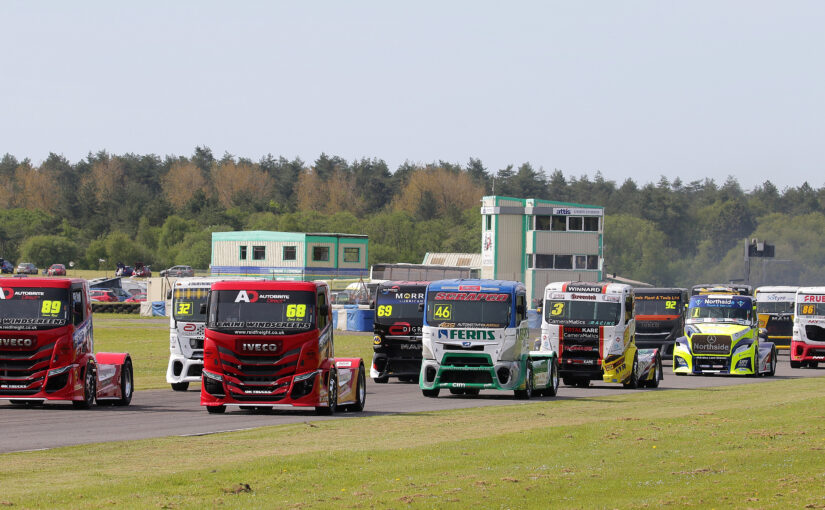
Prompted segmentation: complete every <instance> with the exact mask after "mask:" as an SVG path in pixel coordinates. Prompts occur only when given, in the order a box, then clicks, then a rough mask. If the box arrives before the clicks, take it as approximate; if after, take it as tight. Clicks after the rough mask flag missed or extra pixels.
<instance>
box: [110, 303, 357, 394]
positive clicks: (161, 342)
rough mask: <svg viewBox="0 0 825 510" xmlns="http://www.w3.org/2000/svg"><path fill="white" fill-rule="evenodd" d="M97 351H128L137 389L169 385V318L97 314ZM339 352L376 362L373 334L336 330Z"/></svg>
mask: <svg viewBox="0 0 825 510" xmlns="http://www.w3.org/2000/svg"><path fill="white" fill-rule="evenodd" d="M94 321H95V322H94V328H95V333H94V337H95V350H96V351H98V352H128V353H129V354H130V355H131V356H132V362H133V365H134V370H135V389H137V390H148V389H158V388H168V387H169V384H168V383H167V382H166V366H167V364H168V363H169V319H168V318H158V317H154V318H148V317H140V316H138V315H120V314H113V313H100V314H95V318H94ZM335 355H336V356H339V357H345V358H347V357H360V358H363V359H364V364H365V365H367V366H368V365H369V364H370V362H371V361H372V335H367V334H351V333H350V334H345V333H344V332H336V333H335Z"/></svg>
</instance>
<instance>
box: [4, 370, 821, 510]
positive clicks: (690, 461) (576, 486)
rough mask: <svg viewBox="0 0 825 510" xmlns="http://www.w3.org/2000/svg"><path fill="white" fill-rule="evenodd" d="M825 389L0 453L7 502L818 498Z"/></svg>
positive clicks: (619, 399)
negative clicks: (1, 454) (0, 454)
mask: <svg viewBox="0 0 825 510" xmlns="http://www.w3.org/2000/svg"><path fill="white" fill-rule="evenodd" d="M823 393H825V379H823V378H812V379H797V380H785V381H776V382H770V383H764V384H760V385H742V386H731V387H725V388H710V389H697V390H692V391H680V390H670V391H645V392H639V393H633V394H629V395H618V396H614V397H597V398H592V399H576V400H563V399H558V400H550V401H544V402H538V403H530V404H524V405H515V406H505V407H490V408H476V409H467V410H460V411H451V412H432V413H420V414H409V415H395V416H383V417H369V418H355V419H346V420H334V421H323V422H313V423H311V424H310V423H304V424H297V425H287V426H278V427H266V428H261V429H256V430H252V431H246V432H240V433H227V434H217V435H212V436H204V437H192V438H164V439H156V440H143V441H134V442H124V443H107V444H98V445H91V446H79V447H70V448H61V449H56V450H50V451H44V452H31V453H15V454H6V455H3V456H0V459H2V461H3V462H0V482H2V483H1V485H2V487H3V495H2V496H0V503H2V504H5V505H9V506H10V505H14V507H18V508H19V507H24V508H25V507H57V506H60V507H62V508H80V507H83V508H100V507H112V506H116V507H127V508H147V507H154V508H194V507H204V506H212V507H223V506H225V507H233V508H235V507H242V508H248V507H256V508H329V507H331V506H333V505H334V507H341V508H365V507H366V508H370V507H373V508H407V507H412V508H434V507H437V508H444V507H446V508H468V507H471V506H477V507H481V508H515V507H530V508H535V507H542V508H546V507H551V508H559V507H563V508H658V507H671V508H682V507H697V508H713V507H716V508H728V507H753V508H803V507H809V508H813V507H816V508H820V507H822V506H823V505H825V493H824V492H823V490H822V485H823V482H825V460H823V451H825V429H823V428H822V426H821V425H822V422H823V418H825V401H823V399H822V396H823ZM368 405H369V402H368ZM247 484H248V487H247ZM808 505H810V506H808Z"/></svg>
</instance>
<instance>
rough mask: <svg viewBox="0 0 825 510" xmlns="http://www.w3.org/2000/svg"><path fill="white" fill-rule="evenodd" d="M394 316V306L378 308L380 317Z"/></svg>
mask: <svg viewBox="0 0 825 510" xmlns="http://www.w3.org/2000/svg"><path fill="white" fill-rule="evenodd" d="M391 315H392V305H380V306H379V307H378V316H379V317H389V316H391Z"/></svg>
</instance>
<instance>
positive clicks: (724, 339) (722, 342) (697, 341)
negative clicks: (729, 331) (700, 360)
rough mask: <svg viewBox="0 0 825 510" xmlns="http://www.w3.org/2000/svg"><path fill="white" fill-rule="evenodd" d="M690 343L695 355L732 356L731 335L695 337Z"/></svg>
mask: <svg viewBox="0 0 825 510" xmlns="http://www.w3.org/2000/svg"><path fill="white" fill-rule="evenodd" d="M690 343H691V348H692V349H693V353H694V354H730V346H731V338H730V335H693V337H692V338H691V339H690Z"/></svg>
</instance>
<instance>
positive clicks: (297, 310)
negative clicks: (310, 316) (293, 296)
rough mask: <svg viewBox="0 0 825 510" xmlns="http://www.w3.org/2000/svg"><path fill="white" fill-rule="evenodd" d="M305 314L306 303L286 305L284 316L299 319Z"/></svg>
mask: <svg viewBox="0 0 825 510" xmlns="http://www.w3.org/2000/svg"><path fill="white" fill-rule="evenodd" d="M306 315H307V305H286V318H287V319H289V320H301V319H303V318H304V317H306Z"/></svg>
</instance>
